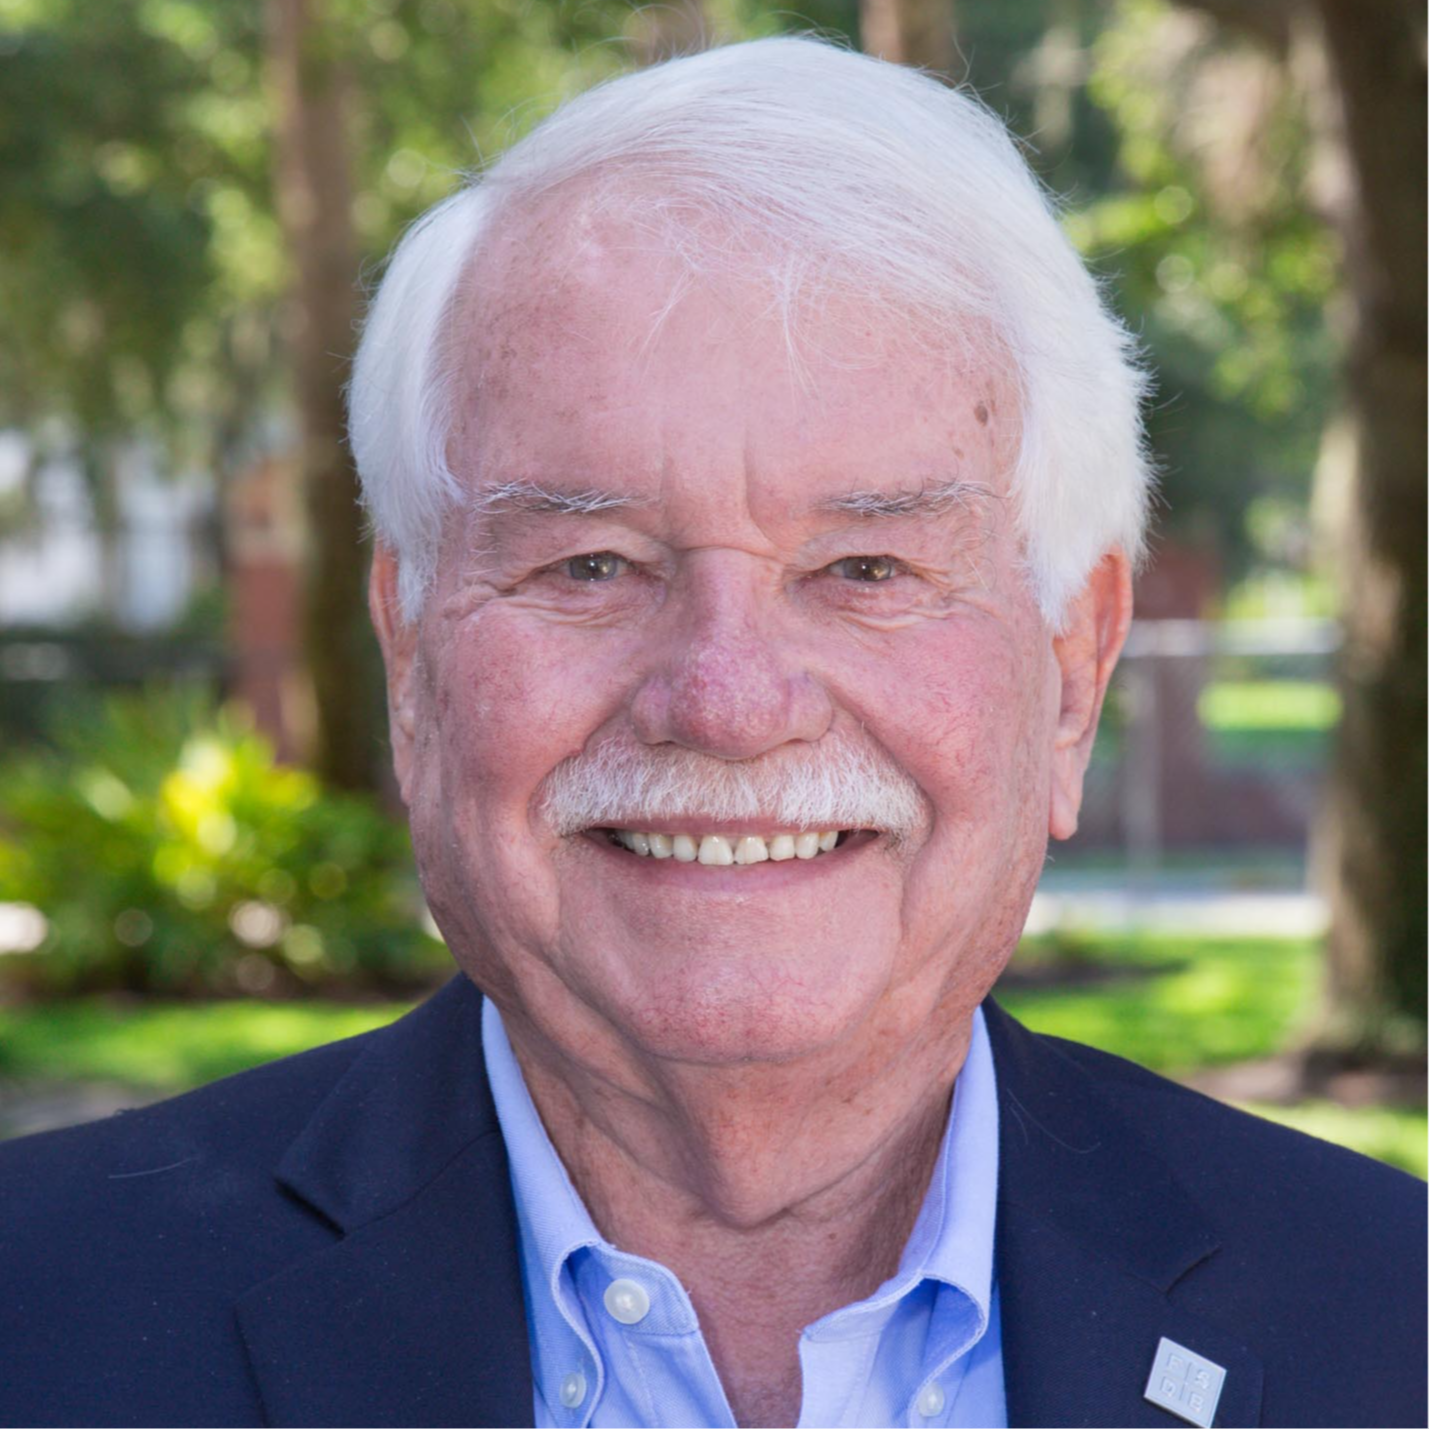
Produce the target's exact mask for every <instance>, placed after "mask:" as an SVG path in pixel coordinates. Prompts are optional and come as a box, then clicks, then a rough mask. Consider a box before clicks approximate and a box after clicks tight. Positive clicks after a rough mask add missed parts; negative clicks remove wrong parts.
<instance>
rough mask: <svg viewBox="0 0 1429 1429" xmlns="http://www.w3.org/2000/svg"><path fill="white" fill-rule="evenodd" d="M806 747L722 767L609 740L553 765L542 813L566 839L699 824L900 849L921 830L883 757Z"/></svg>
mask: <svg viewBox="0 0 1429 1429" xmlns="http://www.w3.org/2000/svg"><path fill="white" fill-rule="evenodd" d="M804 747H805V748H806V749H807V751H808V752H807V753H800V754H794V753H792V752H783V751H781V752H778V753H771V754H765V755H761V756H759V758H757V759H745V760H739V761H725V760H720V759H712V758H710V757H709V756H708V755H704V754H697V753H695V752H694V751H693V750H690V749H684V748H681V747H680V746H679V745H672V744H667V745H654V746H648V747H647V746H644V745H632V744H625V743H619V742H614V741H612V742H610V743H607V744H602V745H600V746H598V747H597V748H596V749H594V750H592V751H590V752H589V753H582V754H577V755H574V756H572V757H571V758H570V759H566V760H563V761H562V762H561V763H560V764H558V765H557V766H556V767H555V768H554V769H553V770H552V771H551V773H550V774H549V775H547V777H546V781H545V790H544V793H543V795H542V800H541V812H542V813H543V815H544V816H545V818H546V819H547V820H549V821H550V823H551V824H552V826H553V827H554V828H555V830H556V831H557V832H558V833H559V834H561V835H562V836H563V837H564V836H566V835H569V834H575V833H580V832H581V830H583V829H590V828H602V827H608V826H610V825H623V826H624V827H626V828H639V829H648V828H652V827H655V826H656V825H658V823H659V821H660V820H662V819H686V820H688V819H698V818H701V817H703V818H706V819H709V820H710V821H711V822H712V823H713V822H715V821H719V822H722V823H742V824H746V825H747V826H748V827H749V828H751V829H762V828H788V829H877V830H879V831H881V832H883V833H886V834H889V835H891V836H892V837H893V838H894V839H895V840H897V839H902V838H907V837H908V836H909V835H911V834H912V833H914V832H915V831H916V830H917V829H918V828H919V826H920V825H921V824H922V823H923V820H924V808H925V801H924V798H923V795H922V793H921V792H920V791H919V789H918V786H917V785H916V784H915V783H914V782H913V781H912V780H911V779H910V778H909V777H908V775H906V774H905V773H904V772H903V771H902V770H901V769H900V768H899V767H898V766H897V765H896V764H895V763H894V762H893V761H892V760H891V759H890V758H889V757H888V756H887V755H885V754H883V753H882V752H881V751H879V750H877V749H874V748H872V747H870V746H864V745H853V744H849V743H848V742H847V741H844V740H838V741H832V740H827V739H826V740H821V741H820V742H819V743H818V744H817V745H807V746H804Z"/></svg>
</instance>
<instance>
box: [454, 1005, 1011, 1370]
mask: <svg viewBox="0 0 1429 1429" xmlns="http://www.w3.org/2000/svg"><path fill="white" fill-rule="evenodd" d="M482 1041H483V1044H484V1047H485V1054H486V1068H487V1075H488V1077H489V1079H490V1082H491V1094H492V1099H493V1101H494V1102H495V1104H496V1113H497V1117H498V1119H499V1120H500V1123H501V1130H502V1135H503V1136H504V1138H505V1140H506V1146H507V1152H508V1156H509V1158H510V1162H511V1180H512V1189H513V1191H514V1193H515V1200H516V1214H517V1221H518V1224H519V1227H520V1236H521V1250H522V1260H523V1262H524V1264H525V1266H526V1269H527V1273H528V1275H530V1276H533V1277H534V1276H536V1275H539V1279H540V1288H539V1289H538V1288H537V1287H536V1286H534V1285H533V1286H531V1287H530V1289H529V1291H528V1293H533V1294H537V1295H540V1296H542V1298H543V1300H544V1298H545V1297H546V1296H549V1297H550V1298H551V1300H553V1301H554V1302H555V1304H556V1305H557V1306H561V1307H562V1308H563V1309H564V1311H565V1317H566V1318H571V1317H578V1314H579V1312H578V1310H577V1308H576V1307H575V1306H574V1305H571V1304H569V1303H567V1295H566V1293H565V1291H564V1290H563V1287H562V1271H563V1270H564V1269H565V1267H566V1264H567V1261H568V1260H569V1258H570V1257H571V1256H572V1255H573V1254H574V1253H575V1252H577V1251H579V1250H581V1249H582V1248H584V1247H587V1246H589V1247H593V1248H597V1249H599V1250H601V1251H602V1252H605V1253H608V1254H610V1255H614V1256H620V1255H621V1252H619V1251H617V1250H615V1248H614V1247H613V1246H610V1245H609V1244H608V1243H607V1242H606V1241H605V1240H604V1239H603V1237H602V1236H601V1234H600V1232H599V1231H598V1230H597V1229H596V1226H595V1223H594V1221H592V1220H591V1218H590V1213H589V1211H587V1210H586V1207H585V1203H584V1202H583V1201H582V1200H581V1198H580V1195H579V1193H578V1192H577V1191H576V1188H575V1186H574V1184H573V1183H572V1182H571V1179H570V1176H569V1175H568V1173H567V1172H566V1168H565V1166H564V1164H563V1163H562V1161H561V1159H560V1157H559V1155H557V1153H556V1149H555V1147H554V1146H553V1145H552V1144H551V1139H550V1137H549V1136H548V1135H547V1134H546V1128H545V1126H544V1125H543V1124H542V1122H541V1118H540V1114H539V1113H538V1112H537V1110H536V1107H535V1103H534V1102H532V1100H531V1094H530V1092H529V1091H528V1090H527V1087H526V1080H525V1077H524V1076H523V1075H522V1072H521V1068H520V1065H519V1063H518V1062H517V1060H516V1055H515V1053H514V1052H513V1051H512V1048H511V1043H510V1041H509V1040H508V1038H507V1035H506V1029H505V1027H504V1026H503V1024H502V1021H501V1015H500V1013H499V1012H498V1011H497V1009H496V1005H495V1004H494V1003H493V1002H492V1001H491V1000H490V998H487V999H485V1003H484V1006H483V1009H482ZM997 1128H998V1112H997V1085H996V1073H995V1072H994V1069H993V1061H992V1050H991V1046H990V1045H989V1042H988V1036H987V1028H986V1025H985V1023H984V1019H983V1013H982V1009H981V1008H980V1007H979V1008H977V1009H976V1010H975V1011H974V1013H973V1018H972V1033H971V1037H970V1039H969V1043H968V1052H967V1057H966V1059H965V1060H964V1062H963V1066H962V1070H961V1071H960V1072H959V1073H958V1079H957V1082H956V1083H955V1085H954V1090H953V1101H952V1107H951V1110H950V1112H949V1115H948V1125H947V1129H946V1131H945V1132H944V1134H943V1141H942V1146H941V1148H940V1150H939V1153H938V1160H937V1163H936V1165H935V1166H934V1168H933V1175H932V1178H931V1180H930V1181H929V1185H928V1191H927V1194H926V1195H925V1196H924V1198H923V1205H922V1208H921V1209H920V1210H919V1213H918V1218H917V1220H916V1221H915V1222H914V1226H913V1231H912V1234H911V1235H910V1236H909V1237H908V1243H907V1245H906V1246H905V1247H904V1249H903V1254H902V1256H901V1258H900V1260H899V1264H898V1269H897V1270H896V1271H895V1272H894V1274H893V1275H892V1276H891V1277H890V1278H889V1279H888V1280H887V1281H885V1282H884V1284H883V1285H882V1286H880V1287H879V1289H878V1290H876V1291H875V1292H874V1293H873V1294H872V1295H871V1296H869V1297H868V1298H867V1299H866V1300H862V1301H859V1302H858V1303H857V1304H854V1305H849V1306H845V1307H844V1308H843V1309H841V1310H837V1311H834V1312H833V1314H831V1315H826V1316H825V1317H824V1318H823V1319H822V1320H820V1321H818V1322H817V1323H816V1324H814V1325H811V1326H810V1327H809V1328H808V1330H807V1331H806V1333H807V1334H809V1335H810V1336H811V1337H813V1338H818V1339H822V1338H826V1337H827V1338H830V1339H833V1338H841V1337H842V1336H844V1335H847V1334H850V1333H867V1332H868V1331H869V1329H870V1328H872V1326H871V1324H870V1320H874V1321H877V1320H882V1319H885V1318H886V1316H887V1314H888V1313H889V1311H890V1309H891V1308H892V1307H893V1306H894V1305H895V1304H896V1303H897V1302H898V1301H899V1300H900V1299H901V1298H902V1297H903V1296H905V1295H907V1294H908V1293H909V1291H911V1290H912V1289H914V1288H915V1287H916V1286H917V1285H919V1284H920V1283H921V1282H922V1281H924V1280H933V1281H936V1282H939V1283H941V1284H944V1285H948V1286H950V1287H952V1288H953V1289H955V1290H958V1291H960V1292H962V1295H964V1296H966V1297H967V1299H968V1300H970V1301H971V1302H972V1308H973V1310H974V1313H975V1317H976V1323H977V1330H976V1333H977V1334H981V1333H982V1329H983V1328H985V1326H986V1324H987V1320H988V1315H989V1313H990V1310H989V1307H990V1302H991V1298H992V1276H993V1233H994V1227H995V1221H996V1213H997V1160H998V1136H997ZM576 1323H579V1318H576ZM582 1338H583V1339H584V1338H586V1337H585V1336H582ZM588 1347H589V1346H588Z"/></svg>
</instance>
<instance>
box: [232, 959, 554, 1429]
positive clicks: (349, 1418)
mask: <svg viewBox="0 0 1429 1429" xmlns="http://www.w3.org/2000/svg"><path fill="white" fill-rule="evenodd" d="M480 1005H481V1004H480V996H479V994H477V992H476V991H475V989H474V988H473V987H472V986H471V984H470V983H469V982H467V980H466V979H465V978H464V977H459V978H457V979H455V980H454V981H453V982H452V983H450V984H449V985H448V986H447V987H446V988H445V989H443V991H442V992H440V993H439V994H437V996H436V997H434V998H433V999H432V1000H431V1001H430V1002H428V1003H426V1004H425V1005H424V1006H423V1007H421V1008H419V1009H417V1011H416V1012H414V1013H412V1014H411V1015H409V1016H408V1017H406V1018H404V1019H403V1020H402V1021H401V1022H399V1023H397V1024H395V1025H394V1026H393V1027H391V1028H389V1029H387V1030H386V1031H385V1032H383V1033H381V1034H379V1035H378V1036H377V1037H376V1038H374V1039H373V1042H372V1044H371V1046H370V1047H369V1049H368V1050H367V1051H366V1052H365V1053H364V1054H363V1055H362V1056H361V1057H359V1058H358V1059H357V1061H356V1062H354V1063H353V1065H352V1067H351V1068H350V1069H349V1071H348V1072H347V1074H346V1075H345V1076H344V1077H343V1079H342V1080H341V1081H340V1082H339V1083H338V1084H337V1086H336V1087H335V1088H334V1089H333V1091H332V1093H331V1094H330V1095H329V1096H328V1098H327V1099H326V1101H325V1102H324V1103H323V1105H322V1106H321V1107H320V1108H319V1110H318V1112H317V1113H316V1114H315V1115H314V1117H313V1118H312V1120H311V1121H310V1122H309V1123H308V1125H307V1127H306V1128H305V1129H304V1131H303V1132H302V1134H301V1135H300V1136H299V1137H298V1139H297V1140H296V1141H295V1142H294V1143H293V1145H292V1146H291V1147H290V1148H289V1149H288V1152H287V1154H286V1155H285V1156H284V1158H283V1161H282V1162H281V1164H280V1166H279V1168H278V1178H279V1180H280V1181H281V1182H282V1183H283V1185H284V1186H285V1187H286V1188H287V1189H288V1191H289V1192H291V1193H292V1194H293V1195H295V1196H297V1197H299V1198H300V1199H301V1200H303V1201H304V1202H306V1203H307V1204H308V1205H310V1206H311V1207H313V1208H314V1209H315V1210H317V1211H318V1212H320V1213H321V1214H322V1215H323V1216H324V1217H325V1218H326V1219H327V1220H329V1221H330V1222H332V1224H333V1225H334V1227H335V1228H336V1229H337V1230H338V1231H339V1232H341V1237H342V1238H341V1239H339V1240H335V1241H334V1242H333V1243H332V1244H330V1245H328V1246H326V1247H324V1248H323V1249H322V1250H320V1251H319V1252H317V1253H316V1254H315V1255H313V1256H311V1257H309V1258H307V1259H305V1260H303V1261H300V1262H298V1263H296V1264H294V1265H292V1266H290V1267H289V1268H288V1269H286V1270H285V1271H283V1272H282V1273H281V1274H279V1275H277V1276H275V1277H274V1278H273V1279H271V1280H268V1281H265V1282H264V1283H262V1284H260V1285H257V1286H254V1287H253V1288H252V1289H250V1290H249V1291H247V1292H246V1293H245V1294H244V1295H243V1296H242V1297H241V1298H240V1300H239V1301H238V1304H237V1306H236V1310H237V1316H238V1322H239V1328H240V1331H241V1333H242V1336H243V1340H244V1343H245V1345H246V1347H247V1350H248V1355H249V1360H250V1363H251V1365H252V1368H253V1372H254V1375H255V1377H256V1378H257V1380H258V1384H259V1389H260V1393H261V1396H262V1399H263V1405H264V1409H265V1412H266V1416H267V1419H268V1422H269V1423H271V1424H373V1425H376V1424H430V1425H446V1424H467V1425H472V1424H484V1425H512V1424H530V1423H531V1417H532V1408H533V1405H532V1391H531V1371H530V1356H529V1349H528V1345H527V1334H526V1315H525V1307H524V1304H523V1300H522V1295H521V1266H520V1257H519V1252H518V1249H517V1236H516V1223H515V1211H514V1208H513V1205H512V1200H511V1189H510V1176H509V1170H508V1166H507V1161H506V1152H505V1147H504V1145H503V1143H502V1140H501V1135H500V1131H499V1129H498V1127H497V1123H496V1116H495V1110H494V1108H493V1107H492V1105H491V1094H490V1090H489V1088H488V1086H487V1082H486V1072H485V1064H484V1061H483V1058H482V1053H481V1034H480V1027H481V1019H480Z"/></svg>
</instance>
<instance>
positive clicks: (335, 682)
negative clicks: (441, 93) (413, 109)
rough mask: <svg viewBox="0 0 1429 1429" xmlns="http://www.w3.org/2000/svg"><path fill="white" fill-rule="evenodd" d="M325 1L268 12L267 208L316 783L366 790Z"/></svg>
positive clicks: (369, 661) (345, 320)
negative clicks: (284, 369) (292, 391)
mask: <svg viewBox="0 0 1429 1429" xmlns="http://www.w3.org/2000/svg"><path fill="white" fill-rule="evenodd" d="M325 9H326V6H325V3H324V0H268V11H267V16H268V63H269V70H270V77H271V82H272V85H273V91H274V98H275V101H276V105H277V130H276V140H277V197H278V212H279V216H280V219H281V221H282V225H283V233H284V237H285V240H286V242H287V247H288V251H289V254H290V255H291V258H292V262H293V270H294V273H293V277H294V283H293V290H292V295H291V298H290V305H289V309H288V312H287V314H286V319H287V321H286V328H287V332H286V335H287V338H288V344H289V350H290V353H291V356H292V361H293V369H294V375H295V379H296V389H297V405H298V420H299V428H300V464H301V471H302V484H303V492H304V507H305V510H306V515H307V527H308V529H307V573H306V585H305V597H304V604H305V610H304V622H303V623H304V639H303V643H304V651H305V655H306V661H307V665H308V671H309V674H310V677H311V679H312V687H313V698H314V704H315V707H316V721H315V725H316V730H315V742H316V748H315V749H314V750H313V754H312V759H313V764H314V766H315V768H316V769H317V772H318V773H319V774H320V775H321V776H322V777H323V778H324V779H325V780H327V781H329V782H331V783H333V784H336V785H339V786H341V787H344V788H372V787H374V786H375V782H376V775H377V762H378V761H377V757H378V752H379V750H380V748H381V736H380V724H379V714H380V705H379V702H378V700H377V698H376V695H375V673H376V664H375V660H374V657H373V654H372V648H371V647H372V638H371V635H370V632H369V630H368V626H367V619H366V615H365V605H364V601H363V585H364V573H365V569H366V551H365V539H364V531H363V522H362V517H361V512H360V509H359V506H358V489H357V477H356V473H355V471H354V469H353V465H352V461H351V458H350V457H349V455H348V451H347V447H346V443H345V440H344V421H343V403H342V384H343V382H344V380H345V377H346V373H347V363H348V357H349V354H350V353H351V350H352V344H353V324H354V320H355V318H356V304H357V296H356V280H357V258H356V243H355V240H354V236H353V231H352V218H351V208H352V186H351V178H350V157H349V152H348V130H349V124H350V122H351V115H350V100H351V91H352V82H351V74H350V70H349V66H348V64H347V61H346V56H345V54H344V53H343V50H342V42H341V40H340V38H339V37H340V34H341V31H340V30H339V29H338V27H336V26H335V25H334V24H333V23H332V22H331V20H329V19H326V18H325Z"/></svg>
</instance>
